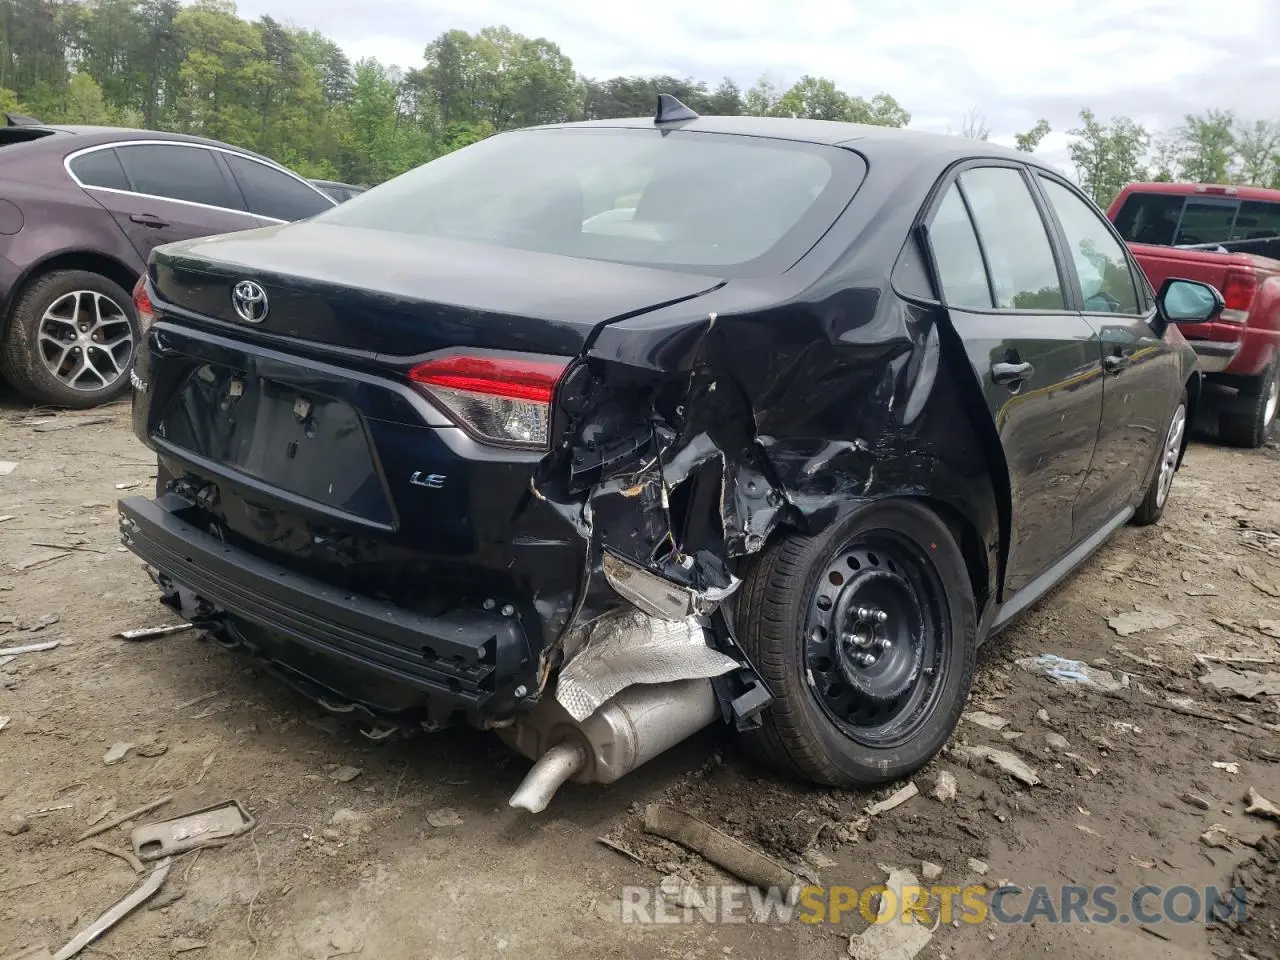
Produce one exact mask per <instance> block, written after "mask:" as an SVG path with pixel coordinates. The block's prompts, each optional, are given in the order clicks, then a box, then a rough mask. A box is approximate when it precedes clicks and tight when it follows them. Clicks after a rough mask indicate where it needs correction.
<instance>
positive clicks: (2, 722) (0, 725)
mask: <svg viewBox="0 0 1280 960" xmlns="http://www.w3.org/2000/svg"><path fill="white" fill-rule="evenodd" d="M8 725H9V718H8V717H0V730H3V729H4V728H5V727H7V726H8Z"/></svg>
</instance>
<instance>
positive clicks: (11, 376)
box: [0, 270, 140, 409]
mask: <svg viewBox="0 0 1280 960" xmlns="http://www.w3.org/2000/svg"><path fill="white" fill-rule="evenodd" d="M139 339H140V331H139V327H138V320H137V318H136V316H135V315H134V310H133V301H132V299H131V298H130V296H129V294H128V292H127V291H125V290H124V289H122V288H121V286H120V285H119V284H118V283H116V282H115V281H113V280H110V279H108V278H107V277H104V276H101V275H100V274H97V273H90V272H88V271H86V270H55V271H53V272H51V273H47V274H45V275H44V276H42V277H39V278H38V279H36V280H35V281H34V282H32V283H31V284H30V285H29V286H28V287H27V288H26V289H25V290H24V291H23V292H22V294H21V295H20V296H19V297H18V299H17V302H16V303H15V304H14V307H13V314H12V316H11V317H10V321H9V329H8V332H7V334H6V336H5V339H4V343H3V344H0V373H3V375H4V377H5V379H6V380H8V381H9V383H11V384H12V385H13V387H14V389H16V390H17V391H18V392H19V393H21V394H23V395H24V396H26V397H29V398H30V399H32V400H35V401H36V402H38V403H47V404H51V405H54V406H59V407H73V408H78V409H83V408H85V407H95V406H97V405H98V404H101V403H106V402H107V401H108V400H113V399H114V398H116V397H117V396H119V395H120V394H121V393H122V392H123V391H124V390H125V389H127V388H128V386H129V370H130V369H131V368H132V366H133V357H134V353H135V351H136V350H137V345H138V341H139Z"/></svg>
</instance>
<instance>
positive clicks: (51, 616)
mask: <svg viewBox="0 0 1280 960" xmlns="http://www.w3.org/2000/svg"><path fill="white" fill-rule="evenodd" d="M61 619H62V618H61V617H60V616H58V615H57V614H56V613H46V614H45V615H44V616H42V617H40V619H38V620H37V621H36V622H35V623H33V624H31V626H29V627H27V630H28V632H30V633H36V632H38V631H40V630H43V629H44V628H45V627H52V626H53V625H54V624H55V623H57V622H58V621H59V620H61Z"/></svg>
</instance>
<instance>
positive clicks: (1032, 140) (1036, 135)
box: [1013, 119, 1049, 153]
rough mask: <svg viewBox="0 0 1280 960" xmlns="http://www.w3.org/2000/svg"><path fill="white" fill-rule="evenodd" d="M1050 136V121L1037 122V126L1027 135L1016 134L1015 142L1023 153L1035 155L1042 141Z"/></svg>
mask: <svg viewBox="0 0 1280 960" xmlns="http://www.w3.org/2000/svg"><path fill="white" fill-rule="evenodd" d="M1048 135H1049V121H1048V120H1044V119H1041V120H1037V121H1036V125H1035V126H1034V127H1032V128H1031V129H1030V130H1028V131H1026V132H1025V133H1015V134H1014V135H1013V139H1014V142H1015V143H1016V144H1017V147H1018V149H1019V150H1021V151H1022V152H1023V153H1035V151H1036V147H1038V146H1040V141H1041V140H1043V139H1044V138H1045V137H1047V136H1048Z"/></svg>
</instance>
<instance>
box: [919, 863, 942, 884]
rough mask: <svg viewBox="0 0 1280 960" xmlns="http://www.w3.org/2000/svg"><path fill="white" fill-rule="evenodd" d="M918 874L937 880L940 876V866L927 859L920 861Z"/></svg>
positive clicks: (927, 878) (926, 878)
mask: <svg viewBox="0 0 1280 960" xmlns="http://www.w3.org/2000/svg"><path fill="white" fill-rule="evenodd" d="M920 876H921V877H922V878H924V879H925V880H937V879H938V878H939V877H940V876H942V867H940V866H939V865H938V864H936V863H930V862H929V861H928V860H921V861H920Z"/></svg>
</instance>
